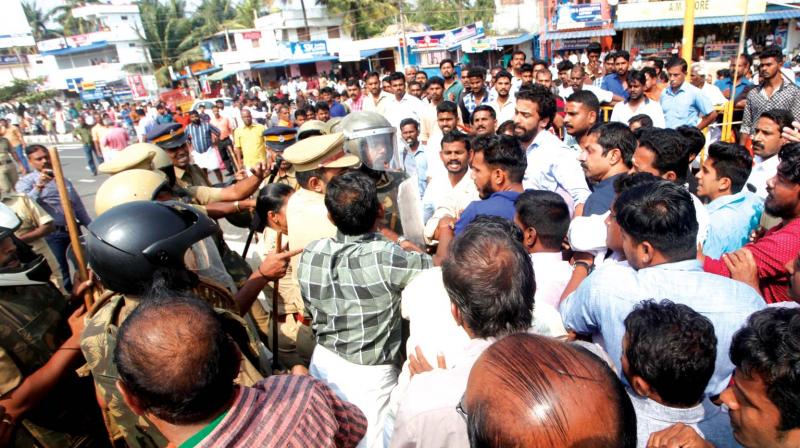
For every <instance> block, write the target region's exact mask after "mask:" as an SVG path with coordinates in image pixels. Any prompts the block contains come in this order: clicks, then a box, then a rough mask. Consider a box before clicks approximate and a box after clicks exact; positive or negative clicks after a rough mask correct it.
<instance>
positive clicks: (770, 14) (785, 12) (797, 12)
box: [614, 8, 800, 30]
mask: <svg viewBox="0 0 800 448" xmlns="http://www.w3.org/2000/svg"><path fill="white" fill-rule="evenodd" d="M798 17H800V9H793V8H790V9H779V10H777V11H767V12H762V13H759V14H750V15H749V16H747V21H748V22H753V21H761V20H779V19H794V18H798ZM743 20H744V16H717V17H696V18H695V19H694V24H695V25H713V24H717V23H741V22H742V21H743ZM673 26H683V19H664V20H640V21H634V22H617V23H615V24H614V27H615V28H616V29H618V30H626V29H633V28H666V27H673Z"/></svg>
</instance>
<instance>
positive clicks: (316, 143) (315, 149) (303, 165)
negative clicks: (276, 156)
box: [283, 132, 361, 172]
mask: <svg viewBox="0 0 800 448" xmlns="http://www.w3.org/2000/svg"><path fill="white" fill-rule="evenodd" d="M283 158H284V159H285V160H286V161H287V162H289V163H291V164H292V165H293V166H294V169H295V171H297V172H304V171H311V170H315V169H317V168H349V167H352V166H356V165H358V164H359V163H361V161H360V160H359V158H358V156H355V155H353V154H348V153H346V152H344V134H342V133H341V132H337V133H335V134H329V135H316V136H313V137H308V138H306V139H303V140H300V141H299V142H297V143H295V144H294V145H292V146H290V147H289V148H288V149H287V150H286V151H284V152H283Z"/></svg>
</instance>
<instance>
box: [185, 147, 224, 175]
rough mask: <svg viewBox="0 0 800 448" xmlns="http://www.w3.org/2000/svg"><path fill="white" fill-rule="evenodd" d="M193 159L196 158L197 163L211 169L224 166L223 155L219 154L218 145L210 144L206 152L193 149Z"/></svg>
mask: <svg viewBox="0 0 800 448" xmlns="http://www.w3.org/2000/svg"><path fill="white" fill-rule="evenodd" d="M192 159H194V163H195V165H197V166H199V167H200V168H203V169H206V170H209V171H214V170H221V169H222V168H224V165H223V164H222V157H221V156H220V155H219V150H217V147H216V146H210V147H209V148H208V149H207V150H206V152H196V151H192Z"/></svg>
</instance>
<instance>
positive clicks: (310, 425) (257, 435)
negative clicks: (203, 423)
mask: <svg viewBox="0 0 800 448" xmlns="http://www.w3.org/2000/svg"><path fill="white" fill-rule="evenodd" d="M366 432H367V419H366V418H365V417H364V414H363V413H362V412H361V410H360V409H358V407H356V406H355V405H353V404H350V403H348V402H346V401H342V400H341V399H340V398H339V397H337V396H336V394H335V393H333V391H332V390H331V389H330V388H328V386H326V385H325V383H323V382H321V381H319V380H316V379H314V378H312V377H310V376H304V375H276V376H271V377H269V378H267V379H265V380H263V381H261V382H259V383H258V384H256V385H255V386H253V387H240V388H239V390H238V392H237V397H236V400H235V401H234V402H233V405H232V406H231V408H230V410H228V413H227V415H225V417H224V418H223V419H222V421H221V422H220V423H219V424H218V425H217V426H216V427H215V428H214V429H213V430H212V431H211V432H210V433H209V434H208V435H207V436H206V437H205V438H203V440H202V441H201V442H200V443H198V444H197V445H196V448H211V447H215V448H221V447H247V448H262V447H263V448H266V447H286V446H297V447H310V446H313V447H354V446H356V445H357V444H358V442H359V441H360V440H361V439H362V438H363V437H364V434H366Z"/></svg>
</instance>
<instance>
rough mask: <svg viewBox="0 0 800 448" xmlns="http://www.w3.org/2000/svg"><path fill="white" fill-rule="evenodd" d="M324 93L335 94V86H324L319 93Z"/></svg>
mask: <svg viewBox="0 0 800 448" xmlns="http://www.w3.org/2000/svg"><path fill="white" fill-rule="evenodd" d="M323 93H327V94H329V95H333V88H331V87H323V88H321V89H319V94H320V95H322V94H323Z"/></svg>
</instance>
